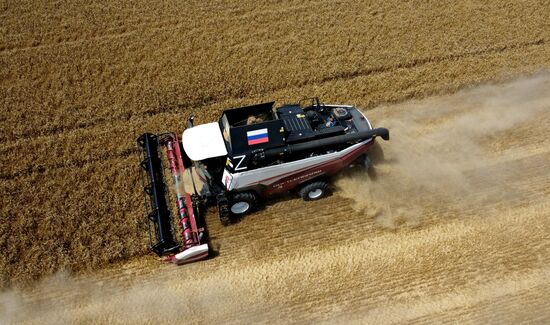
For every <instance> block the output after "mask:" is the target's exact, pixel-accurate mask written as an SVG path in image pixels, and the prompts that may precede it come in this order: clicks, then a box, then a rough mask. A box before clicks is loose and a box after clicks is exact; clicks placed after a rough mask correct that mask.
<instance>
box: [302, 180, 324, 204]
mask: <svg viewBox="0 0 550 325" xmlns="http://www.w3.org/2000/svg"><path fill="white" fill-rule="evenodd" d="M328 191H329V189H328V183H327V182H325V181H317V182H313V183H309V184H306V185H304V186H303V187H302V188H301V189H300V191H299V192H298V193H299V194H300V196H301V197H302V199H304V201H315V200H319V199H322V198H324V197H325V196H327V194H328Z"/></svg>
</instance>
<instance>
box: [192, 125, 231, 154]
mask: <svg viewBox="0 0 550 325" xmlns="http://www.w3.org/2000/svg"><path fill="white" fill-rule="evenodd" d="M181 143H182V144H183V150H185V153H186V154H187V156H188V157H189V158H191V160H194V161H199V160H203V159H208V158H214V157H220V156H225V155H227V148H226V147H225V142H224V141H223V136H222V131H221V130H220V126H219V125H218V123H217V122H212V123H207V124H201V125H197V126H194V127H192V128H189V129H186V130H185V131H184V132H183V135H182V136H181Z"/></svg>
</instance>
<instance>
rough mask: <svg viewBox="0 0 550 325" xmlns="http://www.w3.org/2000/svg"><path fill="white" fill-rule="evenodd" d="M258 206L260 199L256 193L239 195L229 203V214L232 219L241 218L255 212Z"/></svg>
mask: <svg viewBox="0 0 550 325" xmlns="http://www.w3.org/2000/svg"><path fill="white" fill-rule="evenodd" d="M257 206H258V198H257V197H256V195H255V194H254V193H248V192H245V193H237V194H235V195H234V196H233V197H232V198H231V201H230V203H229V213H230V214H231V216H232V217H235V218H239V217H242V216H244V215H246V214H249V213H250V212H252V211H254V209H256V207H257Z"/></svg>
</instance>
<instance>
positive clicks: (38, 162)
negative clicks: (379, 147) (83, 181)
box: [0, 47, 550, 178]
mask: <svg viewBox="0 0 550 325" xmlns="http://www.w3.org/2000/svg"><path fill="white" fill-rule="evenodd" d="M544 48H545V50H546V51H542V52H541V51H537V50H535V49H532V50H531V51H528V52H523V53H520V52H519V51H518V53H515V55H514V56H513V57H512V56H508V57H507V58H508V64H509V67H510V68H511V69H524V71H529V69H533V70H534V71H536V69H537V65H535V66H534V67H533V68H529V67H527V68H526V67H523V66H522V64H523V62H524V60H525V59H526V58H527V59H530V60H533V61H538V60H540V59H541V58H542V57H544V56H545V55H546V54H545V53H547V52H548V51H549V49H550V47H544ZM480 59H482V60H480ZM500 59H501V58H500V54H489V55H484V56H482V57H481V58H477V57H475V58H464V59H462V60H461V61H460V62H458V63H457V64H456V65H453V66H452V67H448V66H447V68H448V69H447V73H446V74H444V75H438V76H434V75H433V74H430V73H429V72H430V71H436V70H438V69H441V67H442V66H446V63H443V62H436V63H431V64H427V65H425V66H421V67H415V68H413V69H406V68H402V69H398V70H396V71H390V72H387V73H381V74H380V75H376V76H366V77H364V76H361V77H356V78H351V79H347V80H337V81H332V82H326V83H324V84H321V85H307V86H302V87H293V88H288V89H284V90H281V91H277V92H274V93H270V94H266V95H263V96H258V97H251V98H247V99H245V100H237V101H233V100H229V101H224V102H220V103H215V104H212V105H209V106H206V107H200V108H199V109H194V110H189V111H186V110H185V109H175V110H174V111H169V112H168V113H159V114H157V115H154V116H153V117H139V116H138V117H133V118H130V119H129V120H127V121H123V122H116V121H115V122H112V123H106V124H101V123H100V124H99V125H92V126H91V127H90V128H84V129H73V130H70V131H68V132H64V133H62V134H55V135H50V136H45V137H36V138H34V137H33V138H26V139H21V140H17V141H16V142H13V143H8V144H4V145H2V146H0V152H2V155H0V164H1V165H2V166H3V170H2V177H3V178H10V177H12V176H16V175H19V174H25V173H32V172H35V171H40V170H42V171H43V170H44V169H48V168H65V167H71V166H82V165H83V164H86V163H92V162H95V161H100V160H108V159H112V158H117V157H129V156H132V155H133V154H134V152H135V151H134V150H135V148H136V146H135V142H134V141H135V139H134V138H135V137H136V136H137V135H138V134H140V133H142V132H145V131H152V132H163V131H167V130H175V131H177V130H179V131H180V132H181V131H182V125H183V124H184V121H185V119H186V118H187V117H188V116H189V115H191V114H195V115H196V116H197V121H198V122H199V123H200V122H207V121H209V120H211V119H216V118H217V116H218V115H219V114H220V112H221V110H222V109H224V108H228V107H237V106H239V105H246V104H252V103H255V102H262V101H269V100H272V99H275V98H277V99H280V101H282V102H284V101H292V100H293V99H294V100H295V99H296V98H298V97H300V96H304V95H306V96H307V95H310V96H314V95H319V96H321V97H322V98H324V99H325V100H326V101H333V102H341V103H349V102H351V103H352V104H355V105H357V106H358V107H362V108H366V107H372V106H374V105H376V104H378V103H380V102H392V101H401V100H403V99H407V98H410V97H423V96H425V95H427V94H432V93H434V92H435V93H438V92H443V91H448V90H449V89H452V88H454V89H458V88H460V87H463V86H464V85H467V84H471V83H472V82H479V81H481V80H484V79H491V78H495V77H499V72H498V70H497V69H496V68H497V67H498V66H499V65H500V63H499V61H500ZM513 64H516V65H517V66H516V67H514V66H513ZM479 65H481V66H482V67H483V68H485V71H486V72H485V73H483V74H479V73H478V72H477V71H478V70H479ZM533 70H531V71H533ZM455 76H458V77H455ZM500 77H502V75H501V76H500ZM410 80H415V83H414V85H411V83H410ZM441 84H444V85H445V86H443V88H440V87H442V86H441ZM410 87H412V88H410ZM350 99H351V101H350ZM374 122H376V121H374ZM136 159H137V158H136Z"/></svg>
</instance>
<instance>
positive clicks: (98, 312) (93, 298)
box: [0, 272, 268, 324]
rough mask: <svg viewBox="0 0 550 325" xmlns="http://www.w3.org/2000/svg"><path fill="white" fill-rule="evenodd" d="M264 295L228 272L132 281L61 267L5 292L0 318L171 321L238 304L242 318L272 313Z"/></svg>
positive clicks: (7, 321) (2, 320)
mask: <svg viewBox="0 0 550 325" xmlns="http://www.w3.org/2000/svg"><path fill="white" fill-rule="evenodd" d="M182 293H184V294H182ZM235 297H240V298H239V299H235ZM262 299H263V298H262V297H256V296H255V297H251V296H250V294H249V293H248V294H244V293H243V290H242V288H240V287H239V286H237V285H235V284H234V283H233V282H232V281H231V280H230V279H228V278H218V279H215V281H201V280H197V279H194V280H193V281H192V282H186V281H185V280H184V279H181V278H171V279H168V278H166V277H161V279H155V278H153V277H151V276H148V277H139V278H138V279H133V281H132V282H131V283H130V282H128V281H120V280H117V279H116V276H115V277H113V276H112V275H111V276H110V277H108V278H101V277H94V276H91V277H74V276H71V275H70V274H69V273H67V272H60V273H58V274H56V275H55V276H51V277H48V278H45V279H43V280H42V281H40V282H39V283H37V284H35V285H34V287H33V289H32V290H31V291H28V290H23V291H21V290H18V289H11V290H6V291H4V292H0V324H13V323H20V322H25V323H31V324H34V323H36V324H74V323H83V322H84V323H109V324H113V323H132V324H139V323H159V322H162V323H166V322H177V321H181V320H182V319H201V315H205V314H206V315H209V318H214V319H215V318H216V315H218V316H219V317H220V318H221V319H223V317H224V316H223V315H227V314H230V312H231V311H235V310H241V312H240V313H239V316H238V321H242V322H251V321H252V322H253V321H258V320H259V317H262V315H267V314H268V310H267V309H264V308H263V307H262V306H264V305H267V304H265V302H263V300H262Z"/></svg>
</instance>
